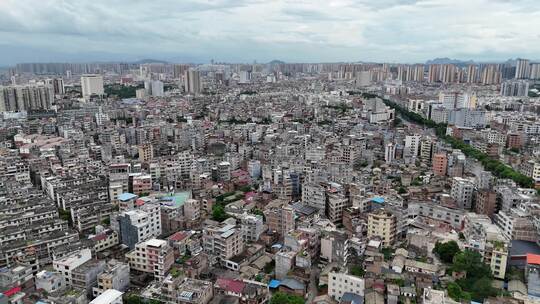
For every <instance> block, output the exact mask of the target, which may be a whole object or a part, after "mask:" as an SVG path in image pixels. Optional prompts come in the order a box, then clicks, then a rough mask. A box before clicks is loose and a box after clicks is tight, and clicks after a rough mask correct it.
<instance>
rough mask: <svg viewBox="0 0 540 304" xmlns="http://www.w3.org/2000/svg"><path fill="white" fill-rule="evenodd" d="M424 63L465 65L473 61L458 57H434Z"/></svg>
mask: <svg viewBox="0 0 540 304" xmlns="http://www.w3.org/2000/svg"><path fill="white" fill-rule="evenodd" d="M426 64H455V65H467V64H474V61H472V60H469V61H463V60H458V59H450V58H447V57H445V58H435V59H432V60H428V61H426Z"/></svg>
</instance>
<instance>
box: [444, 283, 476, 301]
mask: <svg viewBox="0 0 540 304" xmlns="http://www.w3.org/2000/svg"><path fill="white" fill-rule="evenodd" d="M447 290H448V296H450V298H452V299H453V300H454V301H459V302H461V301H463V300H464V301H467V302H468V301H471V295H470V294H469V293H468V292H466V291H463V290H462V289H461V287H460V286H459V285H458V284H457V283H455V282H450V283H448V287H447Z"/></svg>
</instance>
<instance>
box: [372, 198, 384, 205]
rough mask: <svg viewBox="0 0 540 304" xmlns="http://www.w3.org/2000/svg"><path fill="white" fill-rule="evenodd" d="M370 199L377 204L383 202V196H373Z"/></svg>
mask: <svg viewBox="0 0 540 304" xmlns="http://www.w3.org/2000/svg"><path fill="white" fill-rule="evenodd" d="M371 201H372V202H374V203H377V204H384V197H374V198H372V199H371Z"/></svg>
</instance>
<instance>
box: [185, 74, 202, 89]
mask: <svg viewBox="0 0 540 304" xmlns="http://www.w3.org/2000/svg"><path fill="white" fill-rule="evenodd" d="M184 90H185V91H186V92H187V93H191V94H199V93H201V76H200V74H199V71H196V70H189V71H186V74H185V75H184Z"/></svg>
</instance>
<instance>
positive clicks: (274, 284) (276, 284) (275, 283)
mask: <svg viewBox="0 0 540 304" xmlns="http://www.w3.org/2000/svg"><path fill="white" fill-rule="evenodd" d="M280 284H281V281H280V280H272V281H270V283H268V287H270V288H278V287H279V285H280Z"/></svg>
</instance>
